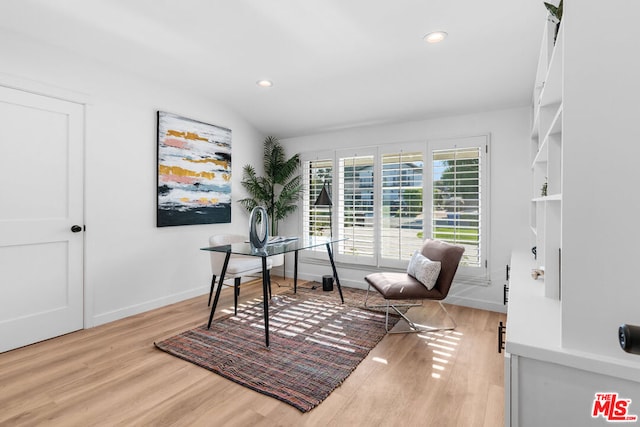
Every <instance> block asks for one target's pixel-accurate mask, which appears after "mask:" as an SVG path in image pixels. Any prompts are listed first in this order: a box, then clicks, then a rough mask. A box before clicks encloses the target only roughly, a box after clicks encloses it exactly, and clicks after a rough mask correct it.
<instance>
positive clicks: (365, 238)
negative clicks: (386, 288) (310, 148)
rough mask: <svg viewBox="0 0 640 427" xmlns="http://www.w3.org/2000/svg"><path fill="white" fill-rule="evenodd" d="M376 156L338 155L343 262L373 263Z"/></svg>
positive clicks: (340, 249) (339, 232) (339, 222)
mask: <svg viewBox="0 0 640 427" xmlns="http://www.w3.org/2000/svg"><path fill="white" fill-rule="evenodd" d="M374 175H375V174H374V155H373V154H371V155H354V156H344V157H343V156H340V155H339V157H338V180H339V181H338V188H339V193H338V197H337V203H336V205H337V214H338V215H337V216H338V235H339V237H340V238H346V239H347V240H345V241H342V242H340V244H339V245H338V251H337V254H338V256H339V259H340V260H342V261H344V262H351V263H357V264H373V263H374V259H375V258H374V255H375V254H374V249H375V247H374V233H375V229H374V225H375V218H374Z"/></svg>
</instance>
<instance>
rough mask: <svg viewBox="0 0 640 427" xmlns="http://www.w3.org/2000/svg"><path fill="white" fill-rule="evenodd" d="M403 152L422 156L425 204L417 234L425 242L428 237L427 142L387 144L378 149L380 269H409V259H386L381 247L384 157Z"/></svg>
mask: <svg viewBox="0 0 640 427" xmlns="http://www.w3.org/2000/svg"><path fill="white" fill-rule="evenodd" d="M402 152H406V153H415V152H419V153H421V154H422V161H423V169H422V189H423V190H422V197H423V202H422V218H423V221H422V230H417V229H416V233H417V232H419V231H422V233H423V240H424V236H426V235H427V234H426V230H425V225H429V224H430V221H427V220H425V219H426V218H429V217H428V215H429V208H430V206H431V205H430V204H429V205H427V202H426V200H425V196H426V195H427V194H426V193H429V191H428V190H427V191H426V190H425V189H427V188H428V187H427V185H428V182H429V181H428V180H427V177H428V176H427V169H426V167H427V166H428V163H429V160H430V157H429V153H428V151H427V144H426V143H425V142H405V143H398V144H386V145H382V146H380V147H378V157H377V165H378V167H377V169H378V176H379V179H378V187H377V188H376V194H377V196H378V197H377V198H376V204H377V206H376V209H377V212H378V215H377V216H378V222H377V228H376V230H377V232H378V236H380V237H379V238H378V239H377V242H376V243H377V244H378V248H377V250H376V255H377V258H378V262H377V265H378V266H379V267H388V268H394V269H405V268H407V264H408V263H409V258H407V259H405V260H402V261H397V260H392V259H389V258H384V257H383V256H382V248H381V247H380V245H381V244H382V238H381V233H382V226H383V223H382V222H383V220H384V218H383V215H382V207H383V194H382V192H383V186H382V185H383V164H382V160H383V157H384V156H385V155H389V154H399V153H402ZM428 196H429V198H430V197H431V195H430V194H429V195H428Z"/></svg>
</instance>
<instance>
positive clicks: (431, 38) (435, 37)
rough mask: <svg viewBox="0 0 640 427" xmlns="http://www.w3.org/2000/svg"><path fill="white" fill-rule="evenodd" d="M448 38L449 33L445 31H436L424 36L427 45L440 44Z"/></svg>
mask: <svg viewBox="0 0 640 427" xmlns="http://www.w3.org/2000/svg"><path fill="white" fill-rule="evenodd" d="M446 37H447V33H446V32H444V31H434V32H432V33H429V34H427V35H426V36H424V41H426V42H427V43H440V42H441V41H442V40H444V39H445V38H446Z"/></svg>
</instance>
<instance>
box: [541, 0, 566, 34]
mask: <svg viewBox="0 0 640 427" xmlns="http://www.w3.org/2000/svg"><path fill="white" fill-rule="evenodd" d="M562 1H563V0H560V3H558V6H554V5H552V4H551V3H547V2H544V5H545V7H546V8H547V10H548V11H549V14H550V15H551V18H552V19H553V22H555V23H556V34H555V36H553V43H554V44H555V42H556V37H558V31H559V30H560V21H562Z"/></svg>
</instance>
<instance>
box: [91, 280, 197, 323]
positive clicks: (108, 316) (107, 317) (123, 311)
mask: <svg viewBox="0 0 640 427" xmlns="http://www.w3.org/2000/svg"><path fill="white" fill-rule="evenodd" d="M208 292H209V287H199V288H195V289H189V290H187V291H183V292H179V293H177V294H171V295H167V296H164V297H161V298H157V299H154V300H151V301H145V302H143V303H140V304H134V305H130V306H128V307H123V308H119V309H117V310H113V311H108V312H106V313H101V314H97V315H95V316H93V318H92V319H91V320H92V324H91V325H90V326H88V327H95V326H100V325H104V324H105V323H109V322H113V321H116V320H120V319H124V318H125V317H129V316H134V315H136V314H140V313H144V312H146V311H149V310H154V309H156V308H160V307H164V306H167V305H170V304H174V303H177V302H180V301H184V300H187V299H189V298H195V297H198V296H201V295H204V294H205V293H208Z"/></svg>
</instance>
